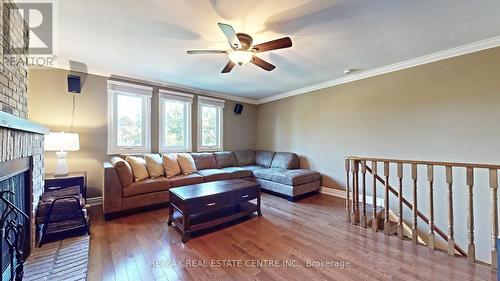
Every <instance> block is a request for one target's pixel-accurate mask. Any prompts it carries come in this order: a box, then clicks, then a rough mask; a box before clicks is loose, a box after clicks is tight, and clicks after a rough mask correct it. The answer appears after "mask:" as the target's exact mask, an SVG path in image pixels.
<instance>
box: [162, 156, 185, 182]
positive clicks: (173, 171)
mask: <svg viewBox="0 0 500 281" xmlns="http://www.w3.org/2000/svg"><path fill="white" fill-rule="evenodd" d="M162 159H163V169H165V174H166V176H167V178H171V177H173V176H177V175H180V174H181V173H182V171H181V166H179V162H177V155H176V154H173V153H169V154H163V156H162Z"/></svg>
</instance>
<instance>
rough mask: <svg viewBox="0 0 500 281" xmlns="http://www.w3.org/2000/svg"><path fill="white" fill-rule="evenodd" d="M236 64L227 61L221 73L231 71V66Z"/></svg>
mask: <svg viewBox="0 0 500 281" xmlns="http://www.w3.org/2000/svg"><path fill="white" fill-rule="evenodd" d="M235 65H236V64H235V63H234V62H232V61H229V62H228V63H227V64H226V66H225V67H224V69H223V70H222V71H221V73H229V72H230V71H231V69H233V67H234V66H235Z"/></svg>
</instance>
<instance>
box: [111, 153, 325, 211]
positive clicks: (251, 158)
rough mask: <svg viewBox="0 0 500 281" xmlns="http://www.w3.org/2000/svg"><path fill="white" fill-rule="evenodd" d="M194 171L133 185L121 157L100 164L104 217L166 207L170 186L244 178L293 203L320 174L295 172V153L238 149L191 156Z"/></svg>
mask: <svg viewBox="0 0 500 281" xmlns="http://www.w3.org/2000/svg"><path fill="white" fill-rule="evenodd" d="M191 155H192V157H193V159H194V161H195V165H196V168H197V170H198V171H197V172H196V173H194V174H190V175H178V176H174V177H170V178H166V177H158V178H148V179H145V180H141V181H137V182H134V180H133V173H132V170H131V169H130V166H129V165H127V164H126V162H125V160H123V159H124V157H113V158H112V159H111V162H105V163H104V192H103V209H104V215H105V217H106V218H110V217H113V216H114V215H116V214H119V213H123V212H125V211H129V210H134V209H138V208H144V207H152V206H166V205H168V202H169V193H168V190H169V189H170V188H172V187H179V186H184V185H191V184H197V183H202V182H210V181H218V180H226V179H246V180H251V181H255V182H257V183H259V184H260V186H261V188H262V190H263V191H267V192H269V193H273V194H276V195H279V196H282V197H285V198H287V199H288V200H290V201H295V200H297V199H300V198H302V197H305V196H307V195H309V194H312V193H316V192H318V191H319V188H320V186H321V182H320V181H321V175H320V174H319V173H317V172H314V171H310V170H305V169H299V158H298V156H297V155H296V154H295V153H289V152H273V151H265V150H256V151H255V150H241V151H235V152H230V151H225V152H215V153H191Z"/></svg>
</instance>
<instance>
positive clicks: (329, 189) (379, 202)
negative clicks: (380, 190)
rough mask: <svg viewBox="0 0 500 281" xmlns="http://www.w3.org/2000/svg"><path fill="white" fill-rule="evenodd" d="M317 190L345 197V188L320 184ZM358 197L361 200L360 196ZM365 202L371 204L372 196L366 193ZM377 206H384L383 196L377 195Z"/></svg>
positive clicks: (350, 196) (350, 195) (350, 194)
mask: <svg viewBox="0 0 500 281" xmlns="http://www.w3.org/2000/svg"><path fill="white" fill-rule="evenodd" d="M319 192H320V193H322V194H326V195H330V196H335V197H340V198H345V195H346V194H345V190H342V189H338V188H332V187H325V186H322V187H321V188H320V189H319ZM349 198H352V192H350V193H349ZM359 199H360V200H361V197H360V198H359ZM359 202H361V201H359ZM366 202H367V203H370V204H371V202H373V196H370V195H366ZM377 206H379V207H383V206H384V198H378V197H377Z"/></svg>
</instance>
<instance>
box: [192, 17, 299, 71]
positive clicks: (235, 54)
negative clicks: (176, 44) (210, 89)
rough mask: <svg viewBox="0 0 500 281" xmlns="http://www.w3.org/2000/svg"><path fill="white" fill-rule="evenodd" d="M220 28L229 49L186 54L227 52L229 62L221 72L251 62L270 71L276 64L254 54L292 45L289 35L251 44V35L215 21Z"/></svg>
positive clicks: (193, 51) (194, 51)
mask: <svg viewBox="0 0 500 281" xmlns="http://www.w3.org/2000/svg"><path fill="white" fill-rule="evenodd" d="M217 25H219V27H220V29H221V30H222V32H223V33H224V35H226V37H227V41H228V42H229V45H230V46H231V49H229V50H189V51H187V53H188V54H227V55H228V56H229V62H228V63H227V64H226V66H225V67H224V69H222V73H229V72H230V71H231V69H233V67H234V66H235V65H236V64H239V65H243V64H245V63H248V62H251V63H253V64H255V65H256V66H258V67H260V68H262V69H264V70H267V71H271V70H273V69H275V68H276V66H274V65H272V64H270V63H268V62H267V61H265V60H263V59H261V58H259V57H257V56H256V55H255V54H257V53H263V52H267V51H271V50H276V49H283V48H289V47H291V46H292V40H291V39H290V37H283V38H280V39H276V40H272V41H269V42H265V43H261V44H257V45H252V42H253V38H252V36H250V35H248V34H246V33H236V32H235V31H234V29H233V27H232V26H231V25H229V24H225V23H217Z"/></svg>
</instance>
